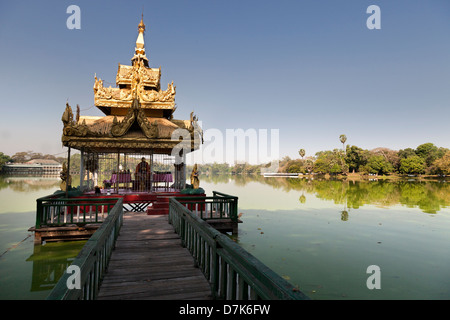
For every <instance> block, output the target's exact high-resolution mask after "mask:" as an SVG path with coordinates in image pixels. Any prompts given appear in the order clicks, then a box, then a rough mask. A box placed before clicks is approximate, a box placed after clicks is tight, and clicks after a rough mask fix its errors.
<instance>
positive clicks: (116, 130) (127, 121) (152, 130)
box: [111, 99, 158, 139]
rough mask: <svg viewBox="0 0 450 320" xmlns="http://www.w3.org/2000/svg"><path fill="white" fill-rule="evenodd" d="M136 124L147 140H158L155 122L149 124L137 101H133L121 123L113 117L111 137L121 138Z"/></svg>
mask: <svg viewBox="0 0 450 320" xmlns="http://www.w3.org/2000/svg"><path fill="white" fill-rule="evenodd" d="M135 121H136V122H137V123H138V124H139V126H140V128H141V129H142V132H144V134H145V136H146V137H147V138H149V139H156V138H158V124H157V122H156V120H155V122H153V123H150V122H149V121H148V119H147V117H146V116H145V114H144V112H143V110H142V109H141V108H140V107H139V101H138V100H137V99H135V100H133V104H132V106H131V108H130V109H129V110H128V113H127V115H126V116H125V118H124V119H123V120H122V121H118V120H117V117H116V116H114V120H113V124H112V127H111V134H112V136H113V137H121V136H123V135H125V134H126V133H127V132H128V130H129V129H130V128H131V126H132V125H133V123H134V122H135Z"/></svg>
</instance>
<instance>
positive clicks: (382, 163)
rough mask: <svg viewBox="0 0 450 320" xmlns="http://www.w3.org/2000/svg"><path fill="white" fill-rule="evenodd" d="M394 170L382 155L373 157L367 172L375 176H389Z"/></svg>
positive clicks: (368, 163)
mask: <svg viewBox="0 0 450 320" xmlns="http://www.w3.org/2000/svg"><path fill="white" fill-rule="evenodd" d="M393 170H394V167H393V166H392V164H391V163H390V162H389V161H387V160H386V158H385V157H384V156H382V155H372V156H370V157H369V159H368V161H367V164H366V171H367V172H369V173H374V174H388V173H390V172H392V171H393Z"/></svg>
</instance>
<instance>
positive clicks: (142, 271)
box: [97, 212, 212, 300]
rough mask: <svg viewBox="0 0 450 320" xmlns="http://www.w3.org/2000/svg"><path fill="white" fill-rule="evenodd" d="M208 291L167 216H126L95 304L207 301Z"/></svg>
mask: <svg viewBox="0 0 450 320" xmlns="http://www.w3.org/2000/svg"><path fill="white" fill-rule="evenodd" d="M211 298H212V297H211V288H210V285H209V283H208V281H207V280H206V278H205V276H204V275H203V273H202V272H201V270H200V269H199V268H197V267H195V265H194V258H193V257H192V256H191V254H190V252H189V251H188V250H187V249H186V248H184V247H182V246H181V239H180V237H179V236H178V234H177V233H175V231H174V229H173V227H172V225H170V224H169V223H168V216H167V215H147V214H146V213H136V212H127V213H125V214H124V220H123V226H122V228H121V230H120V235H119V238H118V239H117V242H116V248H115V249H114V251H113V253H112V255H111V260H110V262H109V266H108V271H107V273H106V275H105V278H104V279H103V282H102V284H101V286H100V290H99V294H98V297H97V299H99V300H113V299H120V300H144V299H148V300H185V299H195V300H210V299H211Z"/></svg>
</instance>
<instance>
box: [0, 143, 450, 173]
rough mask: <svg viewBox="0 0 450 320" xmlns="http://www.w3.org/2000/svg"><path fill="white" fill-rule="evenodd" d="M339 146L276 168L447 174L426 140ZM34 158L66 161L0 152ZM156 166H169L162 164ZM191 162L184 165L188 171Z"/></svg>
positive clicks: (238, 168)
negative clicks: (395, 145)
mask: <svg viewBox="0 0 450 320" xmlns="http://www.w3.org/2000/svg"><path fill="white" fill-rule="evenodd" d="M339 140H340V142H341V143H342V149H338V148H336V149H333V150H325V151H319V152H317V153H316V154H315V155H314V156H309V157H305V155H306V151H305V150H304V149H300V150H299V152H298V153H299V155H300V157H301V158H299V159H291V158H290V157H288V156H286V157H284V158H282V159H280V160H279V166H278V172H281V173H316V174H330V175H339V174H344V175H345V174H349V173H360V174H377V175H389V174H429V175H450V150H449V149H447V148H443V147H437V146H435V145H434V144H433V143H431V142H428V143H424V144H421V145H419V146H417V147H416V148H415V149H412V148H406V149H401V150H398V151H396V150H391V149H388V148H376V149H373V150H367V149H363V148H360V147H358V146H355V145H347V146H345V142H346V141H347V137H346V136H345V135H340V136H339ZM33 159H51V160H55V161H57V162H59V163H61V164H62V163H63V162H64V161H67V158H66V157H56V156H54V155H49V154H42V153H36V152H32V151H26V152H17V153H15V154H14V155H12V156H8V155H5V154H3V153H2V152H0V168H1V166H3V165H4V164H5V163H8V162H12V163H23V162H27V161H30V160H33ZM79 166H80V154H73V155H72V156H71V171H72V170H74V171H77V170H79ZM269 166H270V163H267V164H259V165H252V164H249V163H237V164H234V165H229V164H227V163H209V164H201V165H200V166H199V171H200V173H202V174H210V175H217V174H235V175H239V174H260V173H261V170H262V168H264V167H269ZM156 169H159V170H170V168H166V167H164V168H163V167H161V168H159V167H158V168H156ZM191 170H192V166H187V172H188V173H189V172H190V171H191Z"/></svg>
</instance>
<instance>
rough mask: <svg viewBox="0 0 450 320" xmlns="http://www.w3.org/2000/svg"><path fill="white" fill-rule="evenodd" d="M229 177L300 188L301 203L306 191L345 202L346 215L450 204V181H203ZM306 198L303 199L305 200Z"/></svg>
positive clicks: (250, 177) (242, 183)
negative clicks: (367, 210) (375, 209)
mask: <svg viewBox="0 0 450 320" xmlns="http://www.w3.org/2000/svg"><path fill="white" fill-rule="evenodd" d="M229 179H231V180H233V181H234V183H235V184H236V185H239V186H245V185H246V184H248V183H249V182H255V181H256V182H259V183H262V184H267V185H270V186H271V187H272V188H274V189H279V190H282V191H285V192H288V191H291V190H298V191H301V194H300V195H299V202H300V203H303V202H304V197H301V196H302V195H303V196H304V193H309V194H314V195H315V196H316V197H317V198H319V199H323V200H328V201H333V202H334V203H335V204H338V205H343V208H344V210H343V211H342V212H341V213H343V218H344V219H345V217H346V216H347V214H348V211H349V210H350V209H358V208H360V207H362V206H364V205H369V204H370V205H376V206H379V207H389V206H393V205H397V204H401V205H403V206H407V207H414V208H420V209H421V210H422V211H423V212H426V213H436V212H438V211H439V210H441V209H442V208H445V207H448V206H449V205H450V184H449V183H448V182H439V181H406V180H398V181H386V180H379V181H366V180H363V181H348V180H337V179H336V180H327V179H314V180H311V179H308V178H281V177H277V178H274V177H271V178H264V177H263V176H256V175H217V176H204V177H202V180H204V181H207V182H213V183H227V182H228V181H229ZM302 201H303V202H302Z"/></svg>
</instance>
